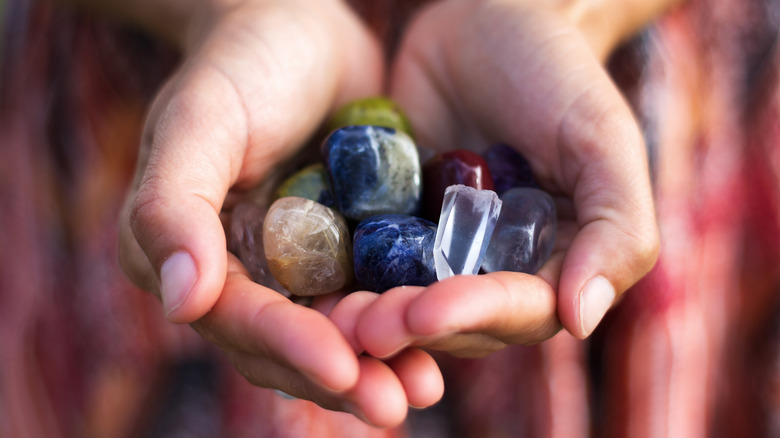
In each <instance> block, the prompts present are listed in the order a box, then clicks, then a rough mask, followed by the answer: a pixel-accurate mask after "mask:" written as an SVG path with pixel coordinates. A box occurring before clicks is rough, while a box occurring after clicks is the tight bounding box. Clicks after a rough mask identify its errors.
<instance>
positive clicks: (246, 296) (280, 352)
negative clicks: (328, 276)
mask: <svg viewBox="0 0 780 438" xmlns="http://www.w3.org/2000/svg"><path fill="white" fill-rule="evenodd" d="M230 266H231V272H230V274H229V275H228V277H227V281H226V283H225V289H224V291H223V292H222V294H221V295H220V297H219V300H218V301H217V303H216V305H215V306H214V308H213V310H212V311H211V312H209V313H208V314H207V315H206V316H205V317H203V318H201V319H200V320H198V321H197V322H195V323H194V324H193V327H194V328H195V329H196V330H197V331H198V332H199V333H200V334H201V335H202V336H204V337H205V338H206V339H208V340H210V341H212V342H214V343H217V344H218V345H220V346H221V347H222V348H224V349H226V350H229V351H238V352H243V353H246V354H250V355H253V356H258V357H263V358H267V359H270V360H273V361H275V362H278V363H280V364H282V365H284V366H285V367H287V368H290V369H293V370H297V371H298V372H300V373H301V374H302V375H304V376H306V377H307V378H309V379H310V380H312V381H313V382H315V383H317V384H319V385H321V386H323V387H324V388H327V389H329V390H331V391H336V392H341V391H345V390H347V389H349V388H352V387H353V386H354V385H355V383H356V382H357V378H358V372H359V371H358V363H357V358H356V355H355V353H354V352H353V351H352V348H351V347H350V345H349V344H348V343H347V341H346V339H345V338H344V337H343V336H342V335H341V332H340V331H339V330H338V328H337V327H336V326H335V325H333V323H332V322H331V321H330V320H328V318H327V317H326V316H324V315H323V314H321V313H320V312H318V311H316V310H313V309H310V308H308V307H304V306H300V305H297V304H294V303H292V302H291V301H289V300H288V299H286V298H284V297H283V296H282V295H280V294H278V293H276V292H274V291H272V290H270V289H267V288H265V287H263V286H260V285H258V284H256V283H254V282H252V281H251V280H250V279H249V278H248V277H247V276H246V274H245V271H244V270H243V267H242V266H241V265H240V262H238V260H236V259H235V258H234V257H231V265H230Z"/></svg>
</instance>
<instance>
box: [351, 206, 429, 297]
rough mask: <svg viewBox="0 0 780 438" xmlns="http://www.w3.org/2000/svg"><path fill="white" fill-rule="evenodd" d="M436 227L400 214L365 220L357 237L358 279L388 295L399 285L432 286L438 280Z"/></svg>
mask: <svg viewBox="0 0 780 438" xmlns="http://www.w3.org/2000/svg"><path fill="white" fill-rule="evenodd" d="M435 238H436V224H434V223H433V222H430V221H428V220H425V219H422V218H418V217H414V216H409V215H399V214H389V215H381V216H374V217H371V218H368V219H366V220H364V221H362V222H361V223H360V224H359V225H358V227H357V229H356V230H355V234H354V237H353V254H354V267H355V278H356V279H357V280H358V282H359V283H360V284H361V285H362V286H363V287H365V288H367V289H369V290H372V291H375V292H384V291H386V290H388V289H390V288H393V287H396V286H428V285H429V284H431V283H433V282H434V281H436V267H435V266H434V262H433V242H434V240H435Z"/></svg>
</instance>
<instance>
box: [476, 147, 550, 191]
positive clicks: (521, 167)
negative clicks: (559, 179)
mask: <svg viewBox="0 0 780 438" xmlns="http://www.w3.org/2000/svg"><path fill="white" fill-rule="evenodd" d="M482 156H483V157H485V161H486V162H487V165H488V168H489V169H490V173H491V174H492V175H493V182H494V183H495V186H496V193H498V194H499V196H500V195H501V194H502V193H504V192H505V191H507V190H509V189H512V188H515V187H534V188H538V187H539V184H538V183H537V182H536V178H535V177H534V174H533V172H532V171H531V165H530V164H529V163H528V161H527V160H526V159H525V157H523V156H522V155H521V154H520V153H519V152H517V151H516V150H514V149H513V148H512V147H510V146H508V145H505V144H503V143H497V144H494V145H493V146H491V147H490V149H488V150H487V151H485V152H484V153H483V154H482Z"/></svg>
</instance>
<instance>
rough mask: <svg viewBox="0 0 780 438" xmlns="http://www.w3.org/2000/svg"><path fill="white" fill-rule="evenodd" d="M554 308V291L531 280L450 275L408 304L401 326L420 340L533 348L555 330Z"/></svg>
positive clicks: (509, 276)
mask: <svg viewBox="0 0 780 438" xmlns="http://www.w3.org/2000/svg"><path fill="white" fill-rule="evenodd" d="M556 304H557V300H556V296H555V291H554V290H553V289H552V288H551V286H550V285H549V284H548V283H547V282H545V281H544V280H542V279H541V278H539V277H537V276H533V275H527V274H521V273H516V272H494V273H490V274H486V275H462V276H455V277H451V278H448V279H445V280H443V281H440V282H437V283H434V284H432V285H431V286H429V287H428V288H427V289H426V290H425V291H424V293H421V294H420V295H419V296H418V297H416V298H415V299H414V300H413V301H412V302H411V303H409V304H408V309H407V313H406V326H407V328H408V329H409V331H410V332H412V333H414V334H415V335H417V336H422V337H438V336H441V335H446V334H452V333H479V334H484V335H488V336H490V337H493V338H495V339H498V340H500V341H502V342H504V343H506V344H533V343H537V342H541V341H543V340H545V339H548V338H550V337H551V336H552V335H554V334H555V333H557V331H558V330H559V329H560V324H559V322H558V318H557V313H556ZM475 347H476V348H479V346H475Z"/></svg>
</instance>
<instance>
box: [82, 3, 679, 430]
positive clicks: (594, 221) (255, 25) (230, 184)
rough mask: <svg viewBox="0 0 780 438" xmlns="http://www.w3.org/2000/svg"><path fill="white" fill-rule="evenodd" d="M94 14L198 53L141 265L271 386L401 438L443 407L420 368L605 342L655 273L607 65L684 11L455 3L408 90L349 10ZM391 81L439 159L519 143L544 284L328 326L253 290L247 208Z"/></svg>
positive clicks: (407, 56)
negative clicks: (308, 142)
mask: <svg viewBox="0 0 780 438" xmlns="http://www.w3.org/2000/svg"><path fill="white" fill-rule="evenodd" d="M81 2H82V3H85V4H90V3H92V4H95V5H97V7H99V8H103V9H108V10H109V11H110V12H111V13H113V14H114V15H116V16H120V17H125V18H126V19H128V20H130V21H134V22H136V23H138V24H140V25H141V26H143V27H145V28H147V29H149V30H150V31H152V32H156V33H157V34H158V35H161V36H162V37H164V38H167V39H168V40H170V41H173V42H174V43H176V44H179V45H180V47H181V48H182V51H183V53H184V55H185V56H184V62H183V64H182V66H181V68H180V69H179V70H178V71H177V72H176V73H175V74H174V75H173V76H172V77H171V78H170V80H169V81H168V82H167V84H166V86H165V87H164V89H163V90H162V91H161V92H160V94H159V95H158V97H157V99H156V100H155V102H154V104H153V105H152V107H151V109H150V112H149V116H148V120H147V125H146V129H145V135H144V137H143V143H142V145H141V151H140V159H139V163H138V168H137V174H136V178H135V183H134V185H133V189H132V191H131V193H129V195H128V197H127V202H126V208H125V210H124V214H123V217H122V223H121V236H120V240H121V241H120V244H121V249H122V254H121V260H122V264H123V268H124V269H125V271H126V272H127V274H128V276H129V277H130V278H131V279H133V280H134V281H135V282H136V283H137V284H138V285H139V286H141V287H143V288H144V289H146V290H149V291H151V292H152V293H154V294H156V295H157V296H159V297H160V298H161V300H162V303H163V309H164V311H165V314H166V316H167V318H168V319H169V320H171V321H172V322H175V323H189V324H192V326H193V327H194V328H195V329H196V330H197V331H198V332H199V333H201V335H203V336H204V337H205V338H206V339H208V340H210V341H212V342H215V343H216V344H218V345H220V346H221V347H222V348H223V349H224V350H225V351H226V354H227V355H228V356H229V357H230V358H231V360H232V361H233V363H234V365H235V367H236V368H237V369H238V370H239V371H240V372H241V373H242V374H243V375H244V376H246V378H247V379H248V380H249V381H250V382H252V383H254V384H256V385H259V386H263V387H270V388H277V389H280V390H282V391H285V392H287V393H290V394H292V395H295V396H297V397H300V398H304V399H308V400H312V401H315V402H316V403H318V404H320V405H322V406H324V407H325V408H328V409H333V410H344V411H348V412H352V413H353V414H355V415H356V416H358V417H359V418H361V419H363V420H364V421H366V422H368V423H371V424H374V425H377V426H394V425H397V424H400V423H401V422H402V421H403V420H404V418H405V415H406V412H407V407H408V406H409V405H412V406H416V407H426V406H430V405H431V404H433V403H435V402H436V401H437V400H439V398H440V397H441V395H442V393H443V383H442V377H441V374H440V372H439V370H438V368H437V366H436V364H435V362H434V361H433V359H432V358H431V357H430V356H429V355H428V354H427V353H426V352H424V351H423V350H421V349H419V348H416V347H426V348H431V349H438V350H443V351H448V352H450V353H453V354H457V355H462V356H482V355H485V354H489V353H490V352H492V351H496V350H498V349H501V348H503V347H504V346H506V345H510V344H528V343H535V342H541V341H543V340H545V339H547V338H549V337H551V336H552V335H554V334H555V333H557V332H558V331H559V330H560V329H561V327H563V328H565V329H566V330H568V331H569V332H571V333H572V334H573V335H574V336H577V337H580V338H584V337H586V336H588V335H589V334H590V333H591V332H592V331H593V329H594V328H595V327H596V325H597V324H598V322H599V321H600V320H601V317H602V316H603V315H604V313H605V312H606V311H607V310H608V308H609V307H610V306H611V305H612V304H613V303H614V302H615V301H616V300H617V299H618V298H619V296H620V295H621V294H622V293H623V292H624V291H625V290H626V289H627V288H628V287H630V286H631V285H632V284H634V283H635V282H636V281H638V280H639V279H640V278H641V277H642V276H643V275H644V274H645V273H646V272H647V271H648V270H649V269H650V268H651V267H652V266H653V264H654V262H655V259H656V257H657V251H658V236H657V229H656V224H655V217H654V207H653V200H652V195H651V190H650V182H649V177H648V170H647V161H646V157H645V152H644V145H643V143H642V138H641V135H640V132H639V129H638V127H637V124H636V122H635V121H634V119H633V117H632V115H631V113H630V110H629V109H628V107H627V106H626V104H625V102H624V101H623V99H622V97H621V95H620V93H619V92H618V90H617V89H616V88H615V86H614V84H612V82H611V81H610V80H609V78H608V76H607V74H606V72H605V71H604V68H603V66H602V61H603V60H604V59H605V57H606V56H607V54H608V53H609V52H610V51H611V50H612V49H613V48H614V46H615V45H616V44H617V43H618V42H620V41H621V40H622V39H624V38H626V37H627V36H629V35H630V34H631V33H632V32H634V31H635V30H636V29H637V28H639V27H640V26H642V25H643V24H644V23H646V22H647V20H650V19H651V18H653V17H654V16H655V15H656V14H657V13H659V12H660V11H662V10H663V9H664V8H666V7H668V6H669V4H670V3H671V1H669V0H658V1H644V0H629V1H625V0H623V1H620V0H603V1H601V2H592V1H584V0H582V1H580V0H568V1H564V0H561V1H553V2H538V1H529V0H501V1H499V0H484V1H476V0H445V1H440V2H436V3H433V4H432V5H431V6H430V7H429V8H427V9H426V10H425V11H423V12H422V13H421V14H420V15H419V16H417V17H416V19H415V21H414V22H413V23H411V25H410V27H409V29H408V32H407V35H406V37H405V40H404V43H403V44H402V46H401V48H400V52H399V54H398V57H397V59H396V61H395V62H394V64H393V65H392V66H391V68H390V69H389V72H390V75H389V77H388V78H386V77H385V66H384V65H383V56H382V53H381V52H380V50H379V46H378V44H377V43H376V41H374V39H373V37H372V36H371V34H370V33H369V32H368V31H367V29H365V28H364V27H363V26H362V24H361V23H360V22H359V20H358V18H357V17H355V16H354V14H353V13H352V12H351V11H350V10H349V8H348V7H347V6H346V5H345V4H344V3H343V2H341V1H339V0H321V1H314V0H243V1H233V2H230V1H216V0H214V1H203V2H198V3H193V2H183V1H179V0H167V1H151V0H149V1H147V0H141V3H142V4H141V5H139V4H138V2H134V3H132V7H130V6H127V5H126V4H125V2H111V3H106V2H94V1H91V0H82V1H81ZM138 11H146V12H138ZM385 82H388V83H389V84H390V94H391V96H392V97H394V98H395V99H397V100H398V101H399V103H400V104H401V106H402V107H404V108H405V109H406V110H407V111H408V113H409V116H410V119H411V120H412V122H413V124H414V128H415V131H416V133H417V134H418V136H419V139H420V141H421V142H422V143H424V144H426V145H428V146H432V147H434V148H437V149H447V148H455V147H464V148H472V149H478V148H481V147H485V146H487V145H489V144H490V143H491V142H494V141H504V142H506V143H509V144H512V145H513V146H515V147H517V148H518V150H520V151H521V152H523V154H524V155H526V157H528V158H529V160H530V162H531V164H532V166H533V169H534V171H535V173H536V174H537V175H538V176H539V178H540V180H541V182H542V184H543V186H544V188H545V189H547V190H548V191H550V192H551V193H553V194H554V195H555V196H557V199H558V201H559V212H560V218H559V229H558V236H559V238H558V243H557V247H556V252H555V254H554V256H553V257H552V259H551V260H550V261H549V262H548V263H547V264H546V265H545V266H544V267H543V268H542V270H541V272H539V273H538V275H535V276H530V275H524V274H517V273H505V272H501V273H494V274H489V275H485V276H480V277H474V276H461V277H454V278H452V279H448V280H446V281H442V282H439V283H436V284H434V285H431V286H430V287H427V288H421V287H404V288H396V289H392V290H390V291H387V292H385V293H384V294H382V295H381V296H380V295H377V294H374V293H370V292H359V293H354V294H351V295H348V296H346V297H344V298H343V299H339V298H340V297H336V296H333V297H326V298H323V299H320V300H319V301H320V302H319V303H317V305H315V306H314V308H307V307H303V306H299V305H296V304H293V303H292V302H290V301H288V300H286V299H284V298H283V297H281V296H279V295H278V294H276V293H275V292H274V291H271V290H269V289H266V288H264V287H262V286H259V285H257V284H255V283H253V282H251V281H250V280H249V278H248V275H247V273H246V270H245V269H244V268H243V266H242V265H241V264H240V262H239V261H238V260H237V259H236V258H235V257H233V256H232V255H231V254H229V253H228V252H227V251H226V244H225V232H224V229H223V227H222V223H221V221H220V213H221V212H222V210H223V208H224V207H225V205H226V202H227V201H226V200H228V199H229V198H230V197H231V196H233V194H234V193H237V192H240V191H242V190H244V189H246V188H249V187H253V186H255V185H258V184H260V183H261V182H262V181H263V180H264V179H265V178H266V177H267V176H268V174H269V172H270V171H271V170H272V169H273V168H274V166H276V165H277V164H278V163H280V162H281V161H283V160H285V159H286V158H288V157H290V156H292V155H294V154H295V153H296V152H297V151H298V148H299V147H300V145H301V144H302V143H303V142H304V140H305V139H306V138H307V137H309V136H310V135H311V134H312V133H313V132H314V131H315V129H316V128H317V127H318V126H319V124H320V123H322V121H323V120H324V118H325V117H326V115H327V114H328V112H329V111H332V110H333V109H334V108H337V107H338V106H339V105H341V104H343V103H345V102H347V101H349V100H352V99H355V98H358V97H363V96H369V95H377V94H381V93H383V91H384V89H383V84H384V83H385ZM363 351H366V352H368V353H370V354H371V356H368V355H363V354H361V353H362V352H363ZM377 358H384V360H380V359H377Z"/></svg>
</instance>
